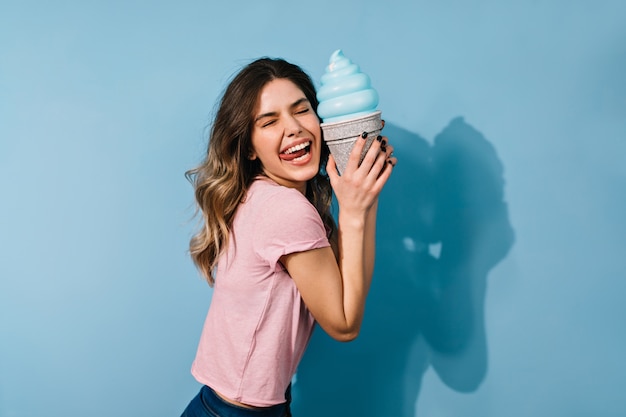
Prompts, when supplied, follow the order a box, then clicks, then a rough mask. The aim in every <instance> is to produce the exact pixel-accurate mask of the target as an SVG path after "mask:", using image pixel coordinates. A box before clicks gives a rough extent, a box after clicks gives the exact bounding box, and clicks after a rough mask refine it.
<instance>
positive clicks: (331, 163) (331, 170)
mask: <svg viewBox="0 0 626 417" xmlns="http://www.w3.org/2000/svg"><path fill="white" fill-rule="evenodd" d="M326 173H327V174H328V178H329V179H330V183H331V184H333V183H334V182H335V181H337V179H338V178H339V171H338V170H337V162H335V158H334V157H333V156H332V154H331V155H329V156H328V161H327V162H326Z"/></svg>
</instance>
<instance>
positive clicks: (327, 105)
mask: <svg viewBox="0 0 626 417" xmlns="http://www.w3.org/2000/svg"><path fill="white" fill-rule="evenodd" d="M317 100H318V101H319V106H318V107H317V114H318V115H319V116H320V117H321V118H322V120H323V121H324V123H333V122H339V121H342V120H347V119H352V118H354V117H359V116H364V115H366V114H368V113H371V112H373V111H375V110H376V106H377V105H378V93H377V92H376V90H374V89H373V88H372V85H371V81H370V77H369V76H368V75H367V74H364V73H363V72H361V70H360V68H359V66H358V65H356V64H354V63H352V61H351V60H350V59H349V58H346V57H345V55H344V54H343V52H342V51H341V49H338V50H336V51H335V52H333V54H332V55H331V57H330V62H329V65H328V67H326V72H325V73H324V75H322V78H321V86H320V88H319V90H318V92H317Z"/></svg>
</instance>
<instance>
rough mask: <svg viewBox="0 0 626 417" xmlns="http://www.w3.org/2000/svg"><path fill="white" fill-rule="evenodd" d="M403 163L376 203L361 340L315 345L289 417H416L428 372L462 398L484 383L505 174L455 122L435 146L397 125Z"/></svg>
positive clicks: (393, 132) (504, 235)
mask: <svg viewBox="0 0 626 417" xmlns="http://www.w3.org/2000/svg"><path fill="white" fill-rule="evenodd" d="M385 135H386V136H388V137H389V138H390V140H391V142H392V143H393V145H394V147H395V151H394V152H395V154H396V155H398V156H399V163H398V166H397V167H396V168H395V169H396V171H395V172H394V175H393V177H392V179H391V180H390V182H389V183H388V184H387V186H386V188H385V190H384V191H383V195H382V196H381V200H380V203H379V204H380V205H379V215H378V219H379V220H378V235H377V245H378V247H377V257H376V268H375V271H374V280H373V283H372V288H371V291H370V295H369V297H368V305H367V310H366V315H365V319H364V322H363V327H362V329H361V334H360V336H359V337H358V338H357V340H355V341H354V342H350V343H347V344H342V343H339V342H336V341H334V340H332V339H331V338H330V337H328V336H327V335H326V334H325V333H324V332H323V331H322V330H320V329H317V330H316V331H315V333H314V335H313V338H312V340H311V343H310V345H309V348H308V350H307V353H306V354H305V357H304V358H303V360H302V363H301V365H300V368H299V371H298V374H297V381H296V383H295V384H294V403H293V410H294V415H298V416H303V417H308V416H311V417H312V416H322V415H323V416H330V417H333V416H357V415H358V416H365V417H382V416H397V417H409V416H411V417H412V416H414V414H415V404H416V401H417V398H418V395H419V391H420V387H421V380H422V377H423V374H424V372H425V371H426V370H427V369H428V367H429V366H432V367H433V369H434V370H435V372H436V373H437V374H438V375H439V377H440V378H441V380H442V381H443V382H444V383H445V384H446V385H447V386H448V387H450V388H452V389H453V390H455V391H459V392H472V391H474V390H476V389H477V388H478V387H479V385H480V384H481V382H482V381H483V379H484V378H485V375H486V372H487V346H486V335H485V326H484V300H485V290H486V280H487V275H488V273H489V271H490V270H491V268H493V267H494V266H495V265H496V264H498V262H500V261H501V260H502V259H504V257H505V256H506V254H507V253H508V251H509V249H510V248H511V246H512V244H513V241H514V233H513V229H512V227H511V225H510V223H509V219H508V210H507V205H506V203H505V202H504V178H503V167H502V164H501V162H500V161H499V160H498V156H497V154H496V151H495V149H494V148H493V146H492V145H491V144H490V143H489V142H488V141H487V140H486V139H485V138H484V137H483V136H482V134H481V133H480V132H478V131H476V130H475V129H474V128H473V127H472V126H470V125H468V124H467V123H465V121H464V120H463V119H462V118H456V119H454V120H452V121H451V122H450V124H449V125H448V126H447V127H446V128H445V129H444V130H443V131H442V132H441V133H440V134H439V135H437V137H436V138H435V140H434V145H433V146H431V145H430V144H429V143H428V142H426V141H425V140H424V139H423V138H421V137H419V136H418V135H416V134H413V133H411V132H409V131H406V130H403V129H401V128H398V127H396V126H393V125H391V124H389V123H388V124H387V125H386V127H385Z"/></svg>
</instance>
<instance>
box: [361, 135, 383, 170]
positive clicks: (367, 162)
mask: <svg viewBox="0 0 626 417" xmlns="http://www.w3.org/2000/svg"><path fill="white" fill-rule="evenodd" d="M382 139H383V137H382V136H377V137H376V140H373V141H372V144H371V146H370V148H369V149H368V151H367V153H366V154H365V157H364V158H363V161H362V162H361V166H363V167H364V168H363V169H366V170H367V172H369V171H370V170H371V169H372V167H373V165H374V163H375V162H376V159H377V158H378V154H379V153H380V146H381V143H382Z"/></svg>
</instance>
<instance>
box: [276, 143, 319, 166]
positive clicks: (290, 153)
mask: <svg viewBox="0 0 626 417" xmlns="http://www.w3.org/2000/svg"><path fill="white" fill-rule="evenodd" d="M312 143H313V142H311V141H308V142H303V143H300V144H298V145H294V146H292V147H290V148H287V149H285V150H284V151H282V152H281V153H280V155H279V156H280V159H282V160H284V161H299V160H302V159H304V158H305V157H306V156H307V155H308V154H309V152H311V144H312Z"/></svg>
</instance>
